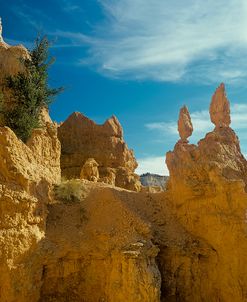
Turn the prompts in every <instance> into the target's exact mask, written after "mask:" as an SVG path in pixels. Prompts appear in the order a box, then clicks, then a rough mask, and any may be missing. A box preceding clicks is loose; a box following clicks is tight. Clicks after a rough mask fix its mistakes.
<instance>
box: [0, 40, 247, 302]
mask: <svg viewBox="0 0 247 302" xmlns="http://www.w3.org/2000/svg"><path fill="white" fill-rule="evenodd" d="M9 48H10V47H9V46H6V44H4V42H0V68H1V71H2V69H4V68H5V67H4V66H5V61H4V56H5V55H6V53H5V51H9V50H8V49H9ZM12 51H13V50H11V51H10V52H9V53H8V55H9V54H12ZM4 53H5V54H4ZM3 54H4V56H3ZM10 57H11V56H10ZM11 62H12V63H13V62H15V63H16V62H17V61H15V60H13V61H11ZM12 63H11V64H12ZM15 63H13V64H15ZM6 68H7V69H4V70H3V72H5V71H6V70H7V73H8V72H11V70H12V71H13V72H15V70H17V69H18V68H17V69H15V68H16V67H13V66H6ZM1 75H2V73H1ZM210 115H211V120H212V122H213V123H215V126H216V127H215V129H214V130H213V131H212V132H210V133H208V134H207V135H206V136H205V138H203V139H202V140H200V141H199V143H198V145H191V144H188V143H187V138H188V137H189V136H190V135H191V133H192V130H193V129H192V124H191V121H190V117H189V113H188V111H187V109H186V108H185V107H184V108H182V110H181V112H180V118H179V123H178V130H179V133H180V137H181V140H179V141H178V142H177V143H176V145H175V147H174V150H173V151H170V152H168V153H167V156H166V163H167V166H168V168H169V171H170V177H169V179H168V181H167V186H166V191H165V192H160V193H151V192H147V191H145V190H142V191H141V192H138V193H137V192H133V191H130V190H135V191H139V179H138V176H136V175H135V174H134V170H135V168H136V166H137V163H136V161H135V158H134V155H133V152H132V151H131V150H129V149H128V148H127V146H126V144H125V142H124V140H123V131H122V128H121V126H120V124H119V122H118V120H117V119H116V118H115V117H112V118H110V119H109V120H107V121H106V122H105V123H104V124H103V125H96V124H95V123H94V122H93V121H91V120H89V119H87V118H86V117H84V116H82V115H81V114H79V113H74V114H72V115H71V116H70V117H69V118H68V120H67V121H65V122H64V123H63V124H62V125H61V126H60V127H59V129H58V132H59V133H58V134H59V138H60V140H61V142H62V157H61V165H62V170H63V175H65V176H67V177H68V178H74V177H75V178H77V179H71V180H67V181H64V182H62V183H61V179H60V178H61V171H60V142H59V140H58V137H57V135H58V134H57V127H56V125H55V124H53V123H51V122H50V120H49V118H48V117H47V112H45V111H44V112H43V115H42V116H41V119H42V120H43V125H45V126H44V127H43V128H40V129H36V130H34V131H33V134H32V137H31V138H30V139H29V141H28V142H27V144H24V143H23V142H22V141H20V140H19V139H18V138H17V137H16V136H15V134H14V133H13V131H11V130H10V129H9V128H7V127H0V301H1V302H17V301H18V302H26V301H30V302H49V301H50V302H51V301H52V302H68V301H71V302H81V301H85V302H96V301H102V302H103V301H107V302H126V301H128V302H161V301H162V302H163V301H177V302H208V301H210V302H219V301H224V302H232V301H234V302H246V301H247V268H246V262H247V236H246V232H247V218H246V217H247V215H246V212H247V161H246V160H245V158H244V157H243V155H242V154H241V150H240V146H239V140H238V137H237V136H236V134H235V133H234V131H233V130H232V129H231V128H230V127H229V125H230V108H229V102H228V100H227V98H226V95H225V89H224V85H223V84H221V86H220V87H219V88H218V89H217V90H216V93H215V95H214V96H213V99H212V103H211V106H210ZM98 165H99V166H98ZM81 170H82V171H81ZM98 170H99V172H98ZM80 174H81V175H80ZM80 176H81V178H82V179H80ZM85 178H86V179H88V180H86V179H85ZM96 179H97V180H98V182H93V181H94V180H96ZM92 180H93V181H92ZM109 184H110V185H109ZM115 184H116V185H117V186H118V187H115V186H114V185H115ZM120 187H123V188H120ZM59 188H60V189H61V188H62V190H59ZM124 188H127V189H129V190H126V189H124ZM58 192H60V193H59V194H58Z"/></svg>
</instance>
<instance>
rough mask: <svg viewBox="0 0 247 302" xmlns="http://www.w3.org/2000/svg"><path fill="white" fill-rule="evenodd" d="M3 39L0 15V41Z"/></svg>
mask: <svg viewBox="0 0 247 302" xmlns="http://www.w3.org/2000/svg"><path fill="white" fill-rule="evenodd" d="M2 42H4V41H3V26H2V18H1V17H0V43H2Z"/></svg>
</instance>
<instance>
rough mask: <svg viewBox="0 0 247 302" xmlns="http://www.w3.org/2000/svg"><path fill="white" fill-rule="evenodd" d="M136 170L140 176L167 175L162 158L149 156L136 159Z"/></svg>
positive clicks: (163, 157) (163, 158)
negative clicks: (150, 174) (146, 174)
mask: <svg viewBox="0 0 247 302" xmlns="http://www.w3.org/2000/svg"><path fill="white" fill-rule="evenodd" d="M137 162H138V168H137V169H136V173H137V174H139V175H141V174H144V173H147V172H149V173H154V174H159V175H169V171H168V168H167V166H166V163H165V155H164V156H149V157H145V158H139V159H137Z"/></svg>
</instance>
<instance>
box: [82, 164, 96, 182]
mask: <svg viewBox="0 0 247 302" xmlns="http://www.w3.org/2000/svg"><path fill="white" fill-rule="evenodd" d="M98 166H99V164H98V163H97V162H96V160H95V159H93V158H89V159H87V160H86V162H85V164H84V165H83V167H82V169H81V173H80V179H87V180H90V181H94V182H97V181H98V180H99V170H98Z"/></svg>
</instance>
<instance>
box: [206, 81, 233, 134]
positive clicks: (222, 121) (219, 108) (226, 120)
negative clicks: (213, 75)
mask: <svg viewBox="0 0 247 302" xmlns="http://www.w3.org/2000/svg"><path fill="white" fill-rule="evenodd" d="M209 113H210V118H211V122H212V123H214V124H215V126H216V128H219V127H229V125H230V124H231V117H230V103H229V101H228V99H227V97H226V92H225V85H224V84H223V83H221V84H220V86H219V87H218V88H217V89H216V91H215V93H214V95H213V97H212V101H211V104H210V109H209Z"/></svg>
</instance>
